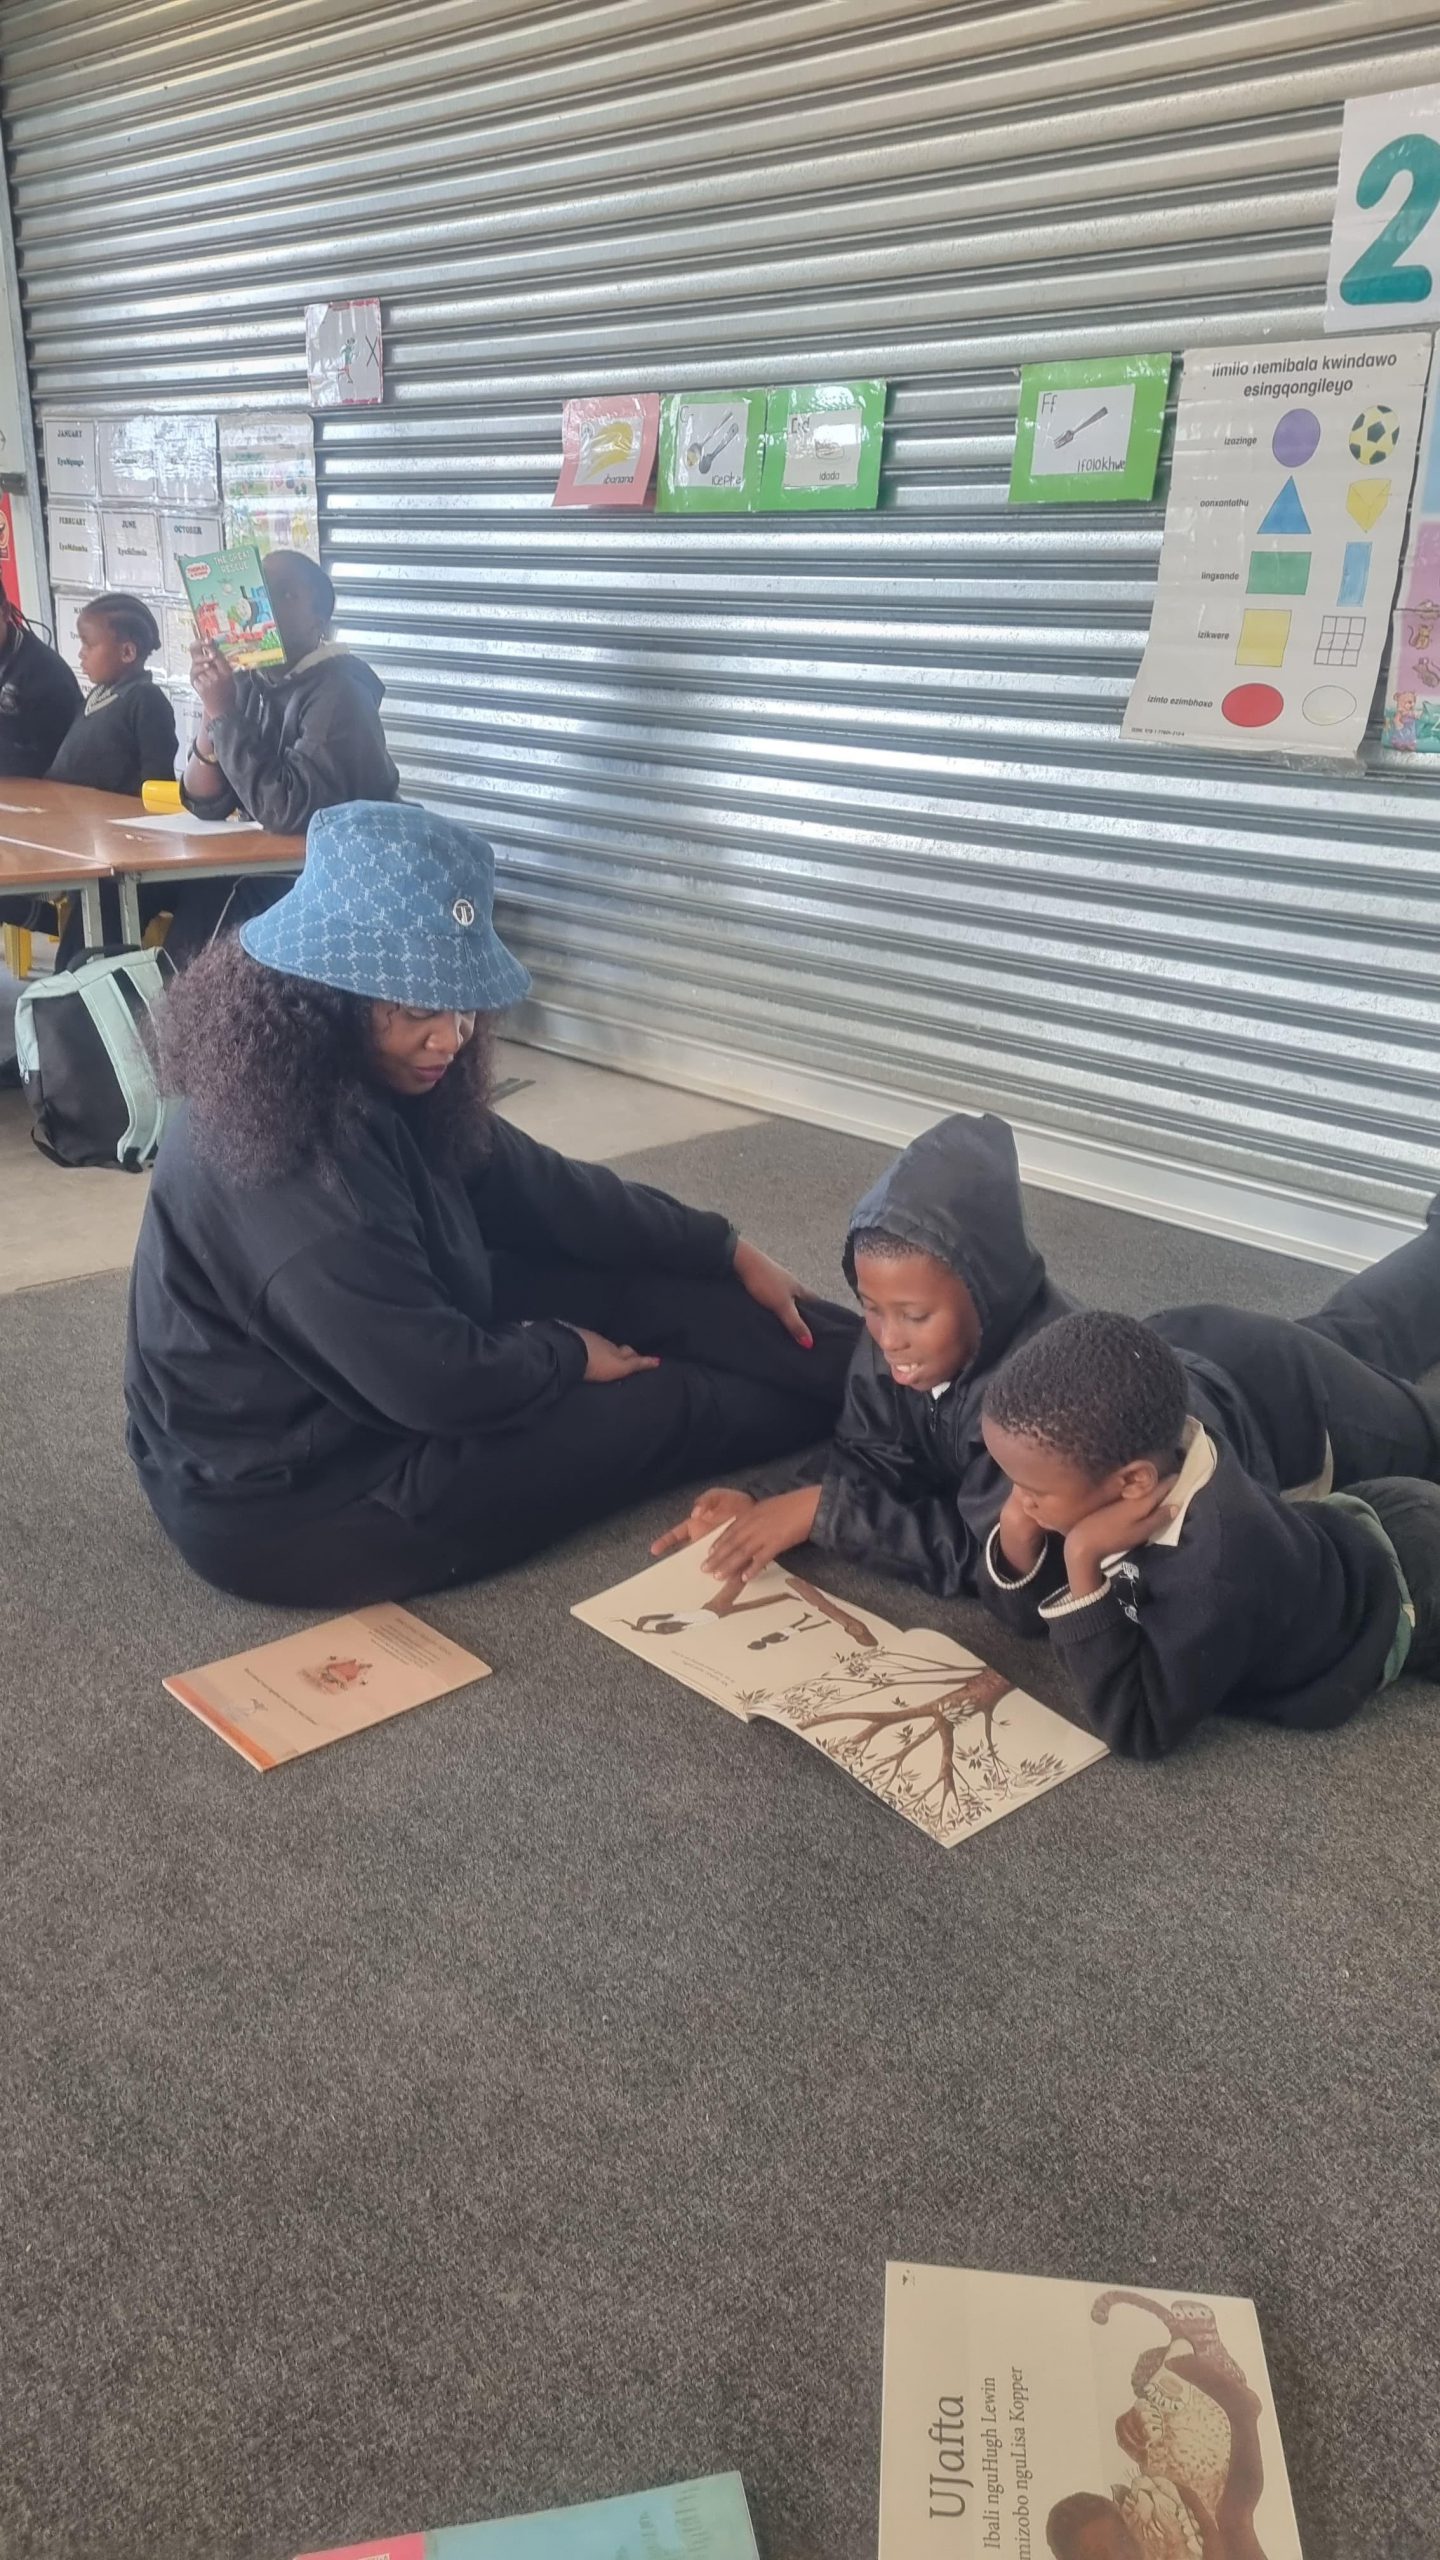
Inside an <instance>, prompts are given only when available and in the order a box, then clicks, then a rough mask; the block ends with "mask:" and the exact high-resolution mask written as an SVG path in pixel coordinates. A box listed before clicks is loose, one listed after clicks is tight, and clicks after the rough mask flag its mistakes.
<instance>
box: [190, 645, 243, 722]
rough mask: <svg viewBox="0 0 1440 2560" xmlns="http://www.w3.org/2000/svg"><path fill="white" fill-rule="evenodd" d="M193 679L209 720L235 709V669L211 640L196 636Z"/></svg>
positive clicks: (191, 677)
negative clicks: (228, 663) (227, 662)
mask: <svg viewBox="0 0 1440 2560" xmlns="http://www.w3.org/2000/svg"><path fill="white" fill-rule="evenodd" d="M190 682H191V684H192V685H193V686H194V688H195V691H196V692H197V693H198V695H199V696H200V700H201V704H202V706H203V708H204V712H205V719H206V722H207V724H208V723H209V722H210V721H211V720H219V719H221V718H223V716H224V714H225V713H226V712H227V711H233V710H234V708H235V670H234V668H233V667H229V666H227V665H226V663H225V660H224V659H223V658H222V657H221V655H220V652H219V650H218V649H216V648H212V646H211V644H210V642H209V641H208V640H197V641H196V642H195V645H194V647H193V648H192V650H191V652H190Z"/></svg>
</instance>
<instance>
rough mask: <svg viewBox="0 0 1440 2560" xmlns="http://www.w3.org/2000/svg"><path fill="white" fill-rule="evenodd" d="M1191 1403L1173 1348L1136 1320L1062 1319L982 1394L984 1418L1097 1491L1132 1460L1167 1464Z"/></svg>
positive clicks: (1100, 1316)
mask: <svg viewBox="0 0 1440 2560" xmlns="http://www.w3.org/2000/svg"><path fill="white" fill-rule="evenodd" d="M1188 1401H1189V1398H1188V1395H1187V1392H1186V1385H1185V1372H1184V1370H1183V1368H1182V1367H1181V1365H1180V1362H1179V1361H1178V1359H1177V1358H1176V1356H1175V1354H1174V1352H1173V1351H1172V1350H1171V1348H1170V1345H1169V1343H1168V1342H1166V1341H1164V1340H1163V1339H1162V1338H1161V1336H1160V1335H1159V1334H1158V1333H1152V1332H1151V1330H1150V1328H1149V1326H1148V1325H1144V1324H1139V1323H1137V1321H1136V1319H1135V1317H1134V1316H1116V1315H1104V1314H1101V1313H1099V1312H1095V1313H1085V1314H1082V1315H1073V1316H1061V1317H1059V1318H1058V1319H1057V1321H1056V1322H1055V1323H1054V1324H1047V1325H1046V1326H1045V1327H1044V1328H1043V1330H1042V1331H1041V1332H1039V1333H1036V1334H1032V1335H1031V1337H1030V1340H1029V1341H1028V1342H1026V1343H1022V1344H1021V1347H1020V1349H1019V1350H1018V1351H1016V1352H1013V1353H1012V1354H1011V1356H1010V1358H1009V1359H1008V1360H1007V1361H1006V1362H1005V1363H1004V1366H1003V1367H1002V1368H999V1369H997V1370H996V1372H995V1375H994V1377H993V1378H992V1379H991V1381H990V1384H989V1387H988V1388H987V1390H986V1394H985V1406H984V1411H985V1416H986V1419H987V1420H988V1421H990V1422H996V1423H998V1424H999V1426H1000V1428H1001V1430H1002V1431H1014V1432H1016V1433H1018V1435H1019V1437H1020V1438H1021V1439H1022V1440H1039V1441H1043V1443H1044V1444H1045V1446H1046V1447H1047V1448H1050V1449H1054V1450H1056V1451H1058V1453H1059V1455H1060V1456H1061V1457H1063V1458H1070V1459H1072V1460H1073V1461H1074V1463H1075V1465H1076V1466H1078V1467H1083V1468H1084V1470H1085V1472H1086V1474H1087V1475H1089V1476H1092V1477H1093V1478H1094V1479H1095V1480H1096V1481H1097V1482H1098V1481H1099V1479H1100V1478H1101V1477H1102V1476H1108V1475H1111V1474H1113V1473H1114V1470H1115V1469H1116V1468H1117V1467H1123V1466H1127V1465H1129V1464H1130V1462H1131V1461H1132V1460H1133V1459H1135V1458H1161V1457H1164V1458H1166V1459H1168V1458H1170V1456H1171V1455H1172V1453H1173V1452H1174V1451H1175V1450H1176V1449H1177V1448H1178V1446H1179V1441H1180V1433H1181V1429H1182V1427H1183V1425H1184V1421H1185V1409H1186V1405H1187V1403H1188Z"/></svg>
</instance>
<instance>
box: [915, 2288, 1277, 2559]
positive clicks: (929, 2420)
mask: <svg viewBox="0 0 1440 2560" xmlns="http://www.w3.org/2000/svg"><path fill="white" fill-rule="evenodd" d="M1242 2549H1243V2550H1244V2551H1246V2552H1249V2553H1251V2554H1252V2555H1257V2560H1258V2555H1259V2554H1261V2553H1263V2555H1264V2560H1302V2555H1301V2550H1300V2538H1299V2532H1298V2528H1297V2526H1296V2522H1295V2510H1294V2507H1293V2506H1292V2504H1291V2501H1290V2484H1289V2480H1288V2478H1287V2476H1286V2470H1285V2456H1284V2452H1283V2450H1282V2447H1281V2443H1280V2431H1279V2428H1278V2426H1277V2424H1276V2419H1275V2402H1274V2395H1273V2393H1272V2391H1271V2388H1270V2377H1269V2374H1268V2372H1267V2370H1266V2365H1265V2350H1264V2347H1263V2346H1262V2344H1261V2339H1260V2324H1259V2321H1258V2320H1257V2318H1256V2316H1255V2305H1254V2304H1253V2302H1247V2301H1244V2300H1243V2299H1241V2298H1240V2297H1238V2296H1234V2295H1224V2294H1219V2295H1216V2294H1193V2293H1187V2294H1183V2295H1176V2294H1173V2293H1172V2292H1171V2291H1170V2289H1169V2287H1168V2286H1165V2287H1161V2286H1145V2287H1141V2288H1137V2289H1134V2290H1132V2289H1130V2288H1128V2287H1126V2286H1123V2285H1110V2286H1106V2285H1099V2284H1073V2283H1070V2282H1069V2281H1067V2280H1063V2279H1058V2278H1056V2279H1052V2278H1050V2277H1047V2276H1005V2275H988V2274H983V2273H981V2272H980V2271H979V2270H978V2269H976V2268H971V2267H923V2266H908V2265H898V2266H896V2265H892V2266H890V2267H888V2268H887V2269H886V2278H885V2395H884V2410H883V2415H882V2419H881V2429H880V2560H924V2555H925V2554H927V2553H934V2554H935V2555H936V2556H937V2560H942V2555H943V2560H1040V2555H1041V2554H1042V2553H1053V2554H1055V2555H1056V2560H1090V2555H1092V2554H1093V2555H1097V2560H1098V2555H1100V2554H1107V2555H1108V2554H1110V2553H1112V2552H1113V2553H1115V2554H1116V2555H1117V2560H1118V2555H1119V2554H1121V2553H1125V2554H1132V2553H1133V2554H1134V2555H1135V2560H1209V2555H1210V2554H1212V2553H1214V2554H1216V2555H1220V2556H1221V2560H1223V2555H1224V2554H1225V2553H1227V2552H1235V2553H1239V2552H1240V2551H1241V2550H1242Z"/></svg>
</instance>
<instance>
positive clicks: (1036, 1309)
mask: <svg viewBox="0 0 1440 2560" xmlns="http://www.w3.org/2000/svg"><path fill="white" fill-rule="evenodd" d="M871 1227H878V1228H882V1229H883V1230H884V1232H885V1233H886V1234H887V1235H892V1236H898V1237H900V1238H902V1239H903V1241H904V1242H906V1243H907V1244H913V1245H914V1246H915V1247H916V1248H917V1249H918V1251H920V1252H922V1253H928V1254H929V1255H931V1256H932V1258H933V1259H934V1260H935V1261H936V1262H940V1263H943V1264H944V1265H945V1266H946V1268H947V1269H948V1270H951V1271H955V1272H958V1273H959V1276H960V1278H961V1279H962V1280H963V1281H964V1283H965V1286H966V1288H967V1289H968V1290H969V1292H970V1295H971V1297H972V1298H973V1300H974V1302H975V1312H976V1314H977V1315H978V1317H979V1319H980V1348H979V1351H978V1352H977V1354H976V1356H975V1359H974V1361H973V1362H972V1363H971V1366H970V1367H969V1368H968V1369H967V1370H965V1371H964V1372H963V1374H962V1375H961V1376H960V1377H958V1378H957V1379H956V1380H955V1381H954V1384H953V1385H952V1386H950V1387H948V1388H947V1389H946V1391H945V1393H944V1394H943V1395H940V1396H932V1395H931V1394H930V1393H929V1392H928V1391H926V1392H924V1393H918V1392H917V1391H916V1390H915V1389H914V1388H911V1387H897V1386H896V1384H895V1382H894V1380H893V1379H892V1377H891V1375H890V1372H889V1370H888V1368H887V1367H886V1364H885V1362H884V1360H883V1359H882V1358H881V1355H880V1353H879V1351H878V1350H877V1349H876V1347H875V1345H874V1343H873V1342H872V1341H871V1340H870V1337H869V1335H868V1334H863V1335H862V1336H861V1339H860V1342H859V1344H858V1346H857V1348H856V1351H855V1356H854V1358H853V1360H852V1361H851V1364H850V1379H849V1385H848V1387H847V1390H846V1397H845V1406H844V1411H843V1412H842V1414H841V1417H840V1424H839V1428H838V1430H837V1432H836V1435H835V1440H834V1444H833V1446H832V1448H831V1449H830V1451H829V1453H828V1456H827V1459H826V1464H825V1474H824V1478H823V1481H822V1484H821V1489H820V1507H819V1510H818V1512H817V1514H816V1520H815V1527H814V1531H813V1535H814V1537H815V1539H816V1541H817V1543H818V1544H819V1545H821V1546H825V1547H833V1548H834V1549H835V1551H836V1553H837V1554H839V1555H845V1556H850V1557H853V1558H854V1560H855V1561H856V1562H857V1563H867V1564H873V1565H878V1566H880V1567H881V1568H882V1570H884V1571H886V1572H889V1573H895V1574H899V1575H901V1576H903V1577H904V1579H905V1580H907V1581H910V1582H918V1583H922V1584H923V1585H924V1587H925V1588H926V1589H927V1590H929V1591H935V1592H940V1593H943V1594H945V1595H946V1596H951V1597H953V1596H954V1595H955V1594H956V1593H959V1592H971V1591H976V1590H978V1589H979V1588H980V1582H979V1571H980V1566H981V1562H982V1559H983V1556H984V1550H985V1542H986V1540H987V1538H988V1537H989V1535H990V1532H991V1530H992V1529H993V1527H994V1526H995V1523H996V1521H997V1520H998V1518H999V1516H1000V1511H1001V1506H1002V1504H1003V1503H1004V1500H1005V1495H1006V1492H1007V1490H1008V1488H1007V1485H1006V1482H1005V1478H1004V1477H1003V1476H1002V1475H1001V1473H1000V1470H999V1468H998V1467H997V1466H996V1465H995V1462H994V1460H993V1459H992V1457H991V1455H990V1452H989V1450H988V1449H987V1448H986V1446H985V1442H984V1439H983V1437H982V1435H981V1430H980V1408H981V1405H982V1403H983V1401H984V1396H985V1389H986V1387H987V1386H988V1384H989V1382H990V1379H991V1377H992V1375H993V1374H994V1371H995V1369H996V1368H997V1367H998V1366H999V1363H1000V1362H1001V1361H1002V1360H1003V1359H1004V1358H1005V1357H1006V1355H1007V1353H1009V1352H1011V1351H1013V1350H1015V1349H1016V1348H1017V1347H1018V1345H1019V1344H1020V1343H1022V1342H1025V1341H1028V1339H1029V1337H1030V1335H1031V1334H1032V1333H1038V1332H1039V1330H1040V1328H1041V1326H1042V1325H1047V1324H1053V1323H1054V1321H1055V1319H1056V1317H1057V1316H1063V1315H1068V1314H1070V1313H1071V1311H1072V1310H1073V1308H1074V1307H1075V1305H1076V1301H1075V1299H1073V1298H1067V1297H1066V1295H1065V1293H1064V1291H1063V1290H1061V1289H1057V1288H1056V1287H1055V1284H1054V1282H1053V1281H1052V1280H1051V1279H1050V1277H1049V1275H1048V1273H1047V1271H1046V1269H1045V1264H1044V1262H1043V1260H1042V1258H1041V1256H1040V1254H1039V1252H1038V1251H1037V1250H1036V1248H1035V1246H1034V1245H1033V1244H1032V1243H1031V1241H1030V1238H1029V1236H1028V1235H1027V1233H1026V1231H1025V1212H1024V1208H1023V1206H1022V1203H1021V1198H1020V1167H1019V1161H1018V1158H1017V1156H1016V1153H1015V1140H1014V1137H1013V1135H1012V1133H1011V1131H1010V1129H1009V1128H1008V1127H1007V1125H1006V1123H1005V1122H1004V1121H1003V1120H997V1119H993V1118H991V1117H990V1116H989V1115H988V1114H987V1115H986V1116H985V1117H984V1118H983V1119H971V1118H967V1117H961V1116H958V1115H957V1116H956V1117H955V1118H954V1119H950V1120H942V1121H940V1122H938V1123H937V1125H936V1127H935V1128H933V1129H927V1130H926V1132H925V1134H924V1136H923V1137H920V1138H917V1139H916V1140H915V1143H914V1145H913V1146H909V1147H907V1148H906V1150H905V1153H904V1154H903V1155H902V1156H899V1157H897V1159H896V1161H895V1163H894V1164H893V1165H891V1167H890V1169H889V1171H888V1172H887V1173H884V1174H882V1175H881V1177H880V1180H879V1181H878V1182H877V1183H876V1184H875V1185H874V1187H873V1189H872V1190H870V1191H867V1193H866V1194H865V1197H864V1199H863V1200H862V1201H861V1203H860V1205H859V1207H858V1209H857V1210H856V1212H855V1214H854V1217H853V1218H852V1219H851V1221H850V1234H849V1237H848V1238H847V1240H846V1246H845V1275H846V1278H847V1279H848V1280H849V1282H850V1285H851V1287H852V1288H853V1287H854V1285H855V1253H854V1244H853V1239H854V1237H855V1236H856V1235H857V1234H858V1233H860V1232H862V1231H863V1230H864V1229H866V1228H871ZM1197 1312H1199V1311H1197ZM1240 1321H1241V1322H1243V1321H1244V1320H1243V1318H1242V1319H1240ZM1279 1330H1281V1331H1283V1333H1284V1334H1286V1335H1287V1336H1288V1335H1294V1334H1296V1333H1298V1330H1299V1329H1298V1328H1297V1327H1296V1326H1294V1325H1287V1326H1284V1327H1282V1328H1279ZM1172 1340H1173V1337H1172ZM1174 1348H1175V1349H1176V1350H1177V1351H1178V1353H1179V1356H1180V1358H1181V1360H1182V1361H1183V1362H1184V1365H1185V1368H1186V1370H1187V1372H1188V1375H1189V1380H1190V1411H1191V1412H1192V1413H1193V1414H1195V1415H1196V1416H1197V1417H1198V1419H1199V1420H1200V1421H1202V1422H1203V1423H1204V1424H1205V1427H1206V1429H1207V1430H1209V1431H1211V1432H1213V1433H1214V1434H1215V1435H1216V1436H1217V1437H1218V1438H1219V1439H1221V1440H1223V1441H1224V1442H1225V1443H1226V1444H1227V1445H1228V1446H1229V1447H1230V1448H1231V1449H1233V1450H1234V1451H1235V1454H1236V1456H1237V1457H1238V1458H1239V1460H1240V1463H1241V1465H1242V1466H1243V1467H1245V1468H1246V1470H1247V1471H1248V1473H1249V1474H1251V1475H1252V1476H1254V1477H1255V1478H1256V1479H1257V1480H1258V1482H1259V1483H1261V1484H1263V1485H1268V1486H1270V1487H1271V1488H1272V1489H1274V1488H1278V1486H1279V1485H1280V1484H1281V1483H1282V1482H1283V1483H1285V1484H1287V1485H1292V1486H1293V1485H1298V1484H1302V1483H1305V1482H1307V1481H1308V1480H1309V1478H1310V1477H1312V1476H1314V1475H1318V1473H1319V1471H1320V1467H1321V1464H1322V1463H1323V1458H1324V1426H1323V1421H1321V1420H1319V1419H1318V1418H1317V1419H1313V1420H1311V1419H1306V1420H1305V1421H1304V1422H1303V1424H1302V1426H1301V1428H1300V1430H1299V1431H1298V1433H1297V1430H1296V1428H1295V1426H1294V1425H1293V1424H1290V1425H1283V1424H1281V1425H1277V1427H1278V1428H1282V1429H1283V1433H1284V1437H1285V1438H1286V1439H1287V1440H1297V1441H1300V1442H1303V1446H1301V1447H1299V1448H1298V1450H1297V1451H1292V1449H1291V1448H1290V1447H1288V1446H1286V1447H1285V1449H1284V1451H1283V1456H1284V1461H1285V1472H1284V1474H1283V1475H1282V1474H1280V1473H1278V1472H1277V1466H1276V1455H1275V1449H1274V1442H1273V1437H1272V1435H1271V1434H1270V1432H1269V1431H1268V1430H1267V1427H1266V1426H1267V1421H1268V1417H1267V1416H1266V1415H1263V1414H1259V1413H1257V1412H1256V1410H1255V1408H1254V1405H1253V1403H1252V1400H1251V1397H1250V1396H1249V1395H1248V1394H1247V1393H1245V1392H1243V1391H1242V1389H1241V1387H1240V1386H1239V1384H1238V1383H1237V1381H1236V1380H1235V1378H1234V1377H1233V1376H1231V1375H1230V1374H1229V1373H1228V1372H1227V1371H1225V1370H1222V1369H1219V1368H1216V1367H1214V1366H1213V1365H1212V1364H1211V1362H1210V1361H1208V1360H1206V1359H1204V1358H1202V1357H1201V1356H1200V1355H1198V1354H1197V1353H1195V1352H1192V1351H1190V1350H1188V1349H1187V1348H1185V1347H1184V1345H1183V1344H1181V1343H1178V1342H1176V1343H1174ZM1299 1356H1301V1355H1300V1354H1297V1357H1299ZM1285 1386H1286V1382H1285V1381H1284V1380H1283V1379H1281V1380H1277V1390H1278V1392H1277V1398H1276V1402H1277V1408H1278V1410H1279V1412H1280V1413H1281V1414H1282V1415H1283V1412H1284V1397H1285ZM1306 1410H1307V1416H1313V1415H1314V1414H1315V1404H1314V1399H1313V1398H1309V1399H1308V1400H1307V1408H1306Z"/></svg>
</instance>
